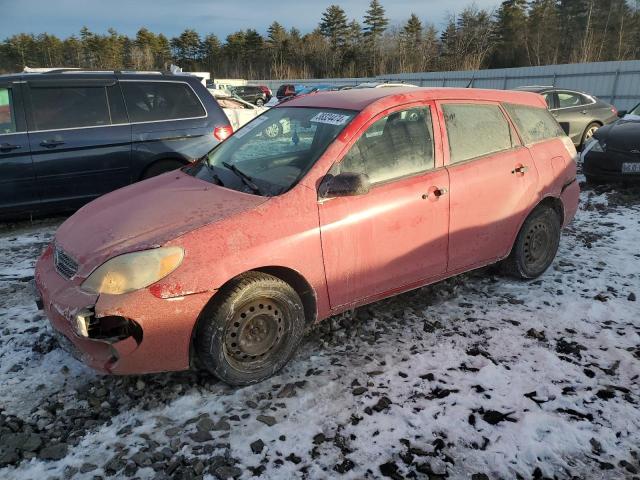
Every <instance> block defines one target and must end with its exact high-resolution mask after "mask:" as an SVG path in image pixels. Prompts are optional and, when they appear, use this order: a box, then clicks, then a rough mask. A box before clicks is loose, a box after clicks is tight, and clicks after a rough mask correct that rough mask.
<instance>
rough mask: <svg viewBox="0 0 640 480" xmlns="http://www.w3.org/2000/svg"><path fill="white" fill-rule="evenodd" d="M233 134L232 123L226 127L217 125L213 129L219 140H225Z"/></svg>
mask: <svg viewBox="0 0 640 480" xmlns="http://www.w3.org/2000/svg"><path fill="white" fill-rule="evenodd" d="M231 135H233V127H232V126H231V125H225V126H224V127H216V128H215V129H214V130H213V136H214V137H216V139H217V140H219V141H223V140H226V139H227V138H229V137H230V136H231Z"/></svg>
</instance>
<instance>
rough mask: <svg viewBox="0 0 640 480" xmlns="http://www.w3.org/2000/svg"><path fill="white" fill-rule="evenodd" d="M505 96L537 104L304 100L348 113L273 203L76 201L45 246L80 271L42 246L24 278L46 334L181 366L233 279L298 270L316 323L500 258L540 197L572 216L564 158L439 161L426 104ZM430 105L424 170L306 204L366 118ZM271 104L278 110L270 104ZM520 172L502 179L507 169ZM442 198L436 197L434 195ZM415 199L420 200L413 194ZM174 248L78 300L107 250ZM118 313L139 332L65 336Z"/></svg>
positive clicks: (93, 350)
mask: <svg viewBox="0 0 640 480" xmlns="http://www.w3.org/2000/svg"><path fill="white" fill-rule="evenodd" d="M442 100H451V101H461V100H463V101H465V102H511V103H519V104H525V105H530V106H536V107H540V108H546V104H545V102H544V100H543V99H542V97H540V96H538V95H535V94H531V93H526V92H508V91H488V90H475V89H423V88H407V89H404V88H397V89H396V88H389V89H363V90H349V91H341V92H327V93H317V94H313V95H306V96H303V97H300V98H295V99H293V100H291V101H287V102H285V103H284V104H283V105H282V108H284V107H325V108H340V109H351V110H358V111H359V113H358V114H357V115H356V116H355V118H354V119H353V121H352V122H351V123H350V124H349V125H347V127H346V128H345V129H344V130H343V131H342V132H341V133H340V134H339V136H338V138H337V139H336V140H334V141H333V143H331V144H330V145H329V147H328V148H327V150H326V151H325V152H324V154H323V155H322V156H321V157H320V158H319V159H318V161H317V162H316V163H315V165H314V166H313V167H311V169H310V170H309V172H308V173H307V174H306V176H305V177H304V178H303V179H302V180H301V181H300V182H299V183H298V184H297V185H296V186H295V187H293V188H292V189H291V190H290V191H288V192H287V193H284V194H282V195H280V196H277V197H272V198H265V197H261V196H257V195H248V194H244V193H240V192H236V191H233V190H229V189H226V188H222V187H219V186H216V185H213V184H210V183H207V182H205V181H202V180H198V179H196V178H194V177H191V176H189V175H187V174H185V173H182V172H172V173H168V174H165V175H162V176H160V177H157V178H155V179H151V180H148V181H145V182H142V183H139V184H135V185H132V186H130V187H126V188H124V189H122V190H119V191H116V192H113V193H111V194H108V195H106V196H104V197H101V198H100V199H98V200H96V201H94V202H92V203H91V204H89V205H87V206H86V207H84V208H83V209H81V210H80V211H78V212H77V213H76V214H75V215H74V216H72V217H71V218H70V219H69V220H67V221H66V222H65V223H64V224H63V225H62V226H61V227H60V229H59V230H58V232H57V234H56V239H55V242H57V243H58V244H59V245H60V246H61V247H62V248H64V250H65V251H66V252H67V253H69V254H70V255H71V256H72V257H73V258H75V259H76V260H77V261H78V263H79V264H80V268H79V271H78V274H77V276H75V277H73V278H72V279H71V280H66V279H64V278H63V277H62V276H60V275H59V274H58V273H57V272H56V271H55V268H54V265H53V258H52V257H53V255H52V248H51V246H50V247H49V248H48V249H47V250H46V251H45V252H44V254H43V255H42V257H41V258H40V259H39V261H38V263H37V266H36V284H37V287H38V290H39V291H40V294H41V296H42V298H43V302H44V306H45V311H46V313H47V315H48V316H49V318H50V320H51V323H52V325H53V327H54V328H55V329H56V330H57V331H59V332H61V333H62V334H63V335H65V336H66V337H68V338H69V339H70V340H71V341H72V342H73V343H74V345H75V346H76V347H77V348H78V349H79V350H80V351H81V352H82V354H83V358H84V360H85V361H86V362H87V363H88V364H89V365H91V366H92V367H94V368H96V369H97V370H100V371H103V372H109V373H117V374H128V373H147V372H158V371H164V370H181V369H186V368H188V367H189V360H190V343H191V336H192V333H193V330H194V328H195V325H196V322H197V319H198V317H199V315H200V313H201V312H202V310H203V308H204V307H205V305H207V303H208V302H209V301H210V300H211V299H212V298H213V297H214V295H215V294H216V291H217V290H218V289H220V288H221V287H222V286H223V285H224V284H225V283H227V282H228V281H229V280H231V279H232V278H234V277H236V276H237V275H239V274H241V273H243V272H246V271H249V270H256V269H262V268H266V267H279V268H286V269H289V270H292V271H295V272H297V273H298V274H299V275H300V276H302V277H303V278H304V279H305V280H306V282H307V283H308V284H309V285H310V287H311V290H312V292H313V295H314V298H315V308H316V317H317V319H323V318H326V317H328V316H330V315H332V314H335V313H338V312H340V311H343V310H345V309H348V308H352V307H355V306H358V305H362V304H365V303H369V302H372V301H374V300H377V299H380V298H384V297H387V296H391V295H393V294H395V293H399V292H401V291H405V290H410V289H412V288H416V287H419V286H421V285H424V284H427V283H430V282H434V281H438V280H440V279H443V278H446V277H448V276H451V275H455V274H457V273H460V272H463V271H466V270H470V269H473V268H475V267H477V266H481V265H485V264H488V263H491V262H493V261H495V260H497V259H500V258H503V257H505V256H506V255H508V253H509V251H510V249H511V246H512V244H513V241H514V239H515V236H516V235H517V232H518V230H519V228H520V225H522V222H524V220H525V218H526V216H527V215H528V214H529V212H530V211H531V210H532V209H533V208H535V206H536V205H537V204H538V203H539V202H540V201H541V200H542V199H544V198H546V197H553V198H556V199H560V200H561V201H562V203H563V209H564V214H565V215H564V224H565V225H566V224H567V223H568V222H569V221H570V220H571V218H572V217H573V215H574V214H575V211H576V209H577V202H578V194H579V190H578V186H577V183H576V182H575V181H573V183H571V180H575V174H576V171H575V162H574V161H573V159H572V158H571V154H570V152H569V150H568V149H567V148H566V147H565V145H564V144H563V141H562V140H560V139H554V140H549V141H546V142H541V143H539V144H535V145H532V146H527V147H524V146H519V147H516V148H514V149H512V150H510V151H507V152H501V153H499V154H496V155H488V156H486V157H484V158H480V159H475V160H473V161H470V162H465V163H461V164H458V165H449V158H448V151H449V149H448V143H447V136H446V130H445V129H444V125H443V118H442V112H441V111H440V109H439V106H438V105H439V101H442ZM414 105H425V106H429V107H430V108H431V110H432V117H433V121H434V125H433V128H434V153H435V169H433V170H431V171H429V172H426V173H421V174H418V175H414V176H409V177H404V178H402V179H397V180H394V181H392V182H387V183H384V184H379V185H375V186H374V187H373V188H372V189H371V191H370V192H369V193H368V194H366V195H361V196H356V197H342V198H333V199H330V200H323V201H318V194H317V189H318V186H319V184H320V182H321V181H322V179H323V178H324V176H325V175H326V173H327V172H328V171H329V169H330V168H331V167H332V165H333V164H334V163H335V162H337V161H340V160H341V158H342V157H343V156H344V155H345V154H346V153H347V151H348V150H349V148H350V146H351V145H352V144H353V143H354V142H355V141H356V140H357V139H358V138H359V136H360V135H361V134H362V132H364V130H366V128H368V126H370V125H371V124H372V123H373V122H375V121H376V119H377V118H380V117H381V116H384V115H386V114H387V113H389V112H391V111H393V110H398V109H400V108H403V109H404V108H408V107H410V106H414ZM276 108H279V107H276ZM520 164H522V165H528V166H530V167H531V168H530V170H529V171H528V172H527V174H526V175H523V176H518V175H513V174H512V173H511V171H512V170H513V169H514V167H516V166H518V165H520ZM437 189H443V190H445V191H447V192H448V193H447V194H446V195H444V196H440V197H436V196H435V195H434V192H435V191H436V190H437ZM423 197H424V198H423ZM156 246H180V247H182V248H183V250H184V253H185V255H184V259H183V261H182V264H181V265H180V267H178V268H177V269H176V270H175V271H174V272H173V273H171V274H170V275H168V276H167V277H165V278H164V279H162V280H161V281H159V282H157V283H156V284H154V285H151V286H150V287H148V288H145V289H141V290H138V291H134V292H131V293H128V294H124V295H101V296H98V295H90V294H88V293H86V292H83V291H82V290H81V288H80V286H81V284H82V282H83V280H84V279H85V278H86V277H87V276H88V275H89V274H90V273H91V272H92V271H93V270H94V269H95V268H97V267H98V266H99V265H101V264H102V263H104V261H106V260H108V259H109V258H112V257H113V256H116V255H119V254H123V253H128V252H132V251H138V250H144V249H148V248H153V247H156ZM83 308H92V309H94V310H95V315H96V317H98V318H100V317H104V316H113V315H116V316H122V317H125V318H129V319H132V320H134V321H135V322H136V323H138V324H139V325H140V326H141V328H142V331H143V337H142V341H141V342H140V343H139V344H138V343H136V341H134V340H133V338H131V337H130V338H128V339H126V340H123V341H120V342H117V343H114V344H112V345H110V344H107V343H105V342H99V341H95V340H88V339H86V338H81V337H78V336H77V335H76V334H75V332H74V328H73V322H74V316H75V315H76V314H77V313H78V312H79V311H80V310H81V309H83Z"/></svg>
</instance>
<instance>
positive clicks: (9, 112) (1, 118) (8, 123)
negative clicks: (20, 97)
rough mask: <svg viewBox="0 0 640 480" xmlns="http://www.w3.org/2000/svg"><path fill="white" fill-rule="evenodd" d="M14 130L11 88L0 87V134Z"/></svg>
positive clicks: (14, 121)
mask: <svg viewBox="0 0 640 480" xmlns="http://www.w3.org/2000/svg"><path fill="white" fill-rule="evenodd" d="M15 131H16V120H15V114H14V111H13V100H12V98H11V89H9V88H0V134H3V133H14V132H15Z"/></svg>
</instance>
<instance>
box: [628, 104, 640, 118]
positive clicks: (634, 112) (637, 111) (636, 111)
mask: <svg viewBox="0 0 640 480" xmlns="http://www.w3.org/2000/svg"><path fill="white" fill-rule="evenodd" d="M627 115H636V116H640V103H639V104H638V105H636V106H635V107H633V110H631V111H629V113H627Z"/></svg>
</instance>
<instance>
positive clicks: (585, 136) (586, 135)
mask: <svg viewBox="0 0 640 480" xmlns="http://www.w3.org/2000/svg"><path fill="white" fill-rule="evenodd" d="M601 126H602V125H600V124H599V123H598V122H591V123H590V124H589V125H587V128H585V129H584V132H583V133H582V139H581V140H580V150H582V148H583V147H584V144H585V143H587V141H588V140H589V139H590V138H591V137H592V136H593V134H594V132H595V131H596V130H598V129H599V128H600V127H601Z"/></svg>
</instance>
